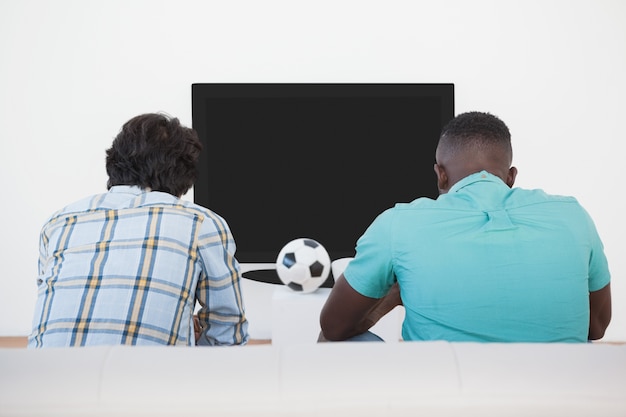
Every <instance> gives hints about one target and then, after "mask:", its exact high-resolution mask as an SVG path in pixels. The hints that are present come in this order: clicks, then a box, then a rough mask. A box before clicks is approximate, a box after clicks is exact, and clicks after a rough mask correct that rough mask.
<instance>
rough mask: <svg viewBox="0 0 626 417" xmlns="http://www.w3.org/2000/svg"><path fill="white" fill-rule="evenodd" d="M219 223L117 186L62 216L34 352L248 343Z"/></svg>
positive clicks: (45, 262)
mask: <svg viewBox="0 0 626 417" xmlns="http://www.w3.org/2000/svg"><path fill="white" fill-rule="evenodd" d="M234 253H235V242H234V240H233V237H232V235H231V233H230V229H229V228H228V225H227V224H226V222H225V221H224V219H222V218H221V217H220V216H218V215H217V214H215V213H213V212H211V211H210V210H208V209H206V208H204V207H201V206H198V205H196V204H193V203H190V202H186V201H183V200H180V199H177V198H176V197H174V196H172V195H170V194H167V193H163V192H146V191H143V190H141V189H140V188H138V187H130V186H115V187H112V188H111V190H110V191H109V192H108V193H105V194H99V195H95V196H92V197H90V198H87V199H84V200H81V201H79V202H77V203H74V204H72V205H70V206H68V207H65V208H64V209H62V210H60V211H59V212H57V213H55V214H54V215H53V216H52V217H51V218H50V219H49V220H48V222H47V223H46V224H45V225H44V227H43V229H42V232H41V239H40V258H39V277H38V279H37V286H38V294H37V302H36V306H35V314H34V318H33V330H32V333H31V334H30V336H29V340H28V346H29V347H50V346H86V345H116V344H131V345H133V344H137V345H139V344H141V345H150V344H153V345H194V344H195V343H196V341H195V337H194V331H193V313H194V309H195V307H196V302H198V303H199V304H200V306H201V307H202V308H201V309H200V310H199V311H198V317H199V319H200V322H201V324H202V327H203V329H204V332H203V334H202V335H201V337H200V340H199V341H198V344H208V345H235V344H245V343H247V341H248V322H247V320H246V317H245V312H244V304H243V300H242V295H241V288H240V277H241V274H240V267H239V263H238V262H237V260H236V259H235V257H234Z"/></svg>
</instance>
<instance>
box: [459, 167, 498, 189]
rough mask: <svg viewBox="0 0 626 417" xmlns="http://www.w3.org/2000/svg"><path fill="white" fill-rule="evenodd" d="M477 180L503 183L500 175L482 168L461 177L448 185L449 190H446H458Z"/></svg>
mask: <svg viewBox="0 0 626 417" xmlns="http://www.w3.org/2000/svg"><path fill="white" fill-rule="evenodd" d="M477 182H493V183H500V184H504V182H503V181H502V179H501V178H500V177H498V176H496V175H493V174H491V173H489V172H487V171H484V170H483V171H480V172H476V173H474V174H470V175H468V176H467V177H465V178H463V179H462V180H460V181H458V182H457V183H456V184H454V185H453V186H452V187H450V190H449V191H448V192H450V193H455V192H458V191H460V190H461V189H463V188H465V187H467V186H468V185H471V184H474V183H477Z"/></svg>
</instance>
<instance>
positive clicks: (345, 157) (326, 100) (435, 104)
mask: <svg viewBox="0 0 626 417" xmlns="http://www.w3.org/2000/svg"><path fill="white" fill-rule="evenodd" d="M453 117H454V84H451V83H449V84H398V83H395V84H340V83H336V84H322V83H309V84H304V83H303V84H295V83H288V84H271V83H196V84H192V126H193V128H194V129H195V130H196V131H197V132H198V135H199V136H200V139H201V140H202V143H203V147H204V149H203V151H202V154H201V158H200V161H199V178H198V179H197V181H196V183H195V184H194V201H195V202H196V203H198V204H200V205H202V206H205V207H208V208H210V209H212V210H213V211H215V212H216V213H218V214H220V215H221V216H223V217H224V218H225V219H226V221H227V222H228V224H229V226H230V228H231V231H232V233H233V236H234V238H235V242H236V244H237V252H236V257H237V259H238V260H239V262H240V263H241V264H242V270H243V271H244V274H243V276H244V277H246V278H250V279H254V280H257V281H264V282H269V283H275V284H280V283H281V281H280V280H279V278H278V276H277V274H276V271H275V269H274V264H275V261H276V257H277V256H278V253H279V252H280V249H281V248H282V247H283V246H284V245H285V244H286V243H287V242H289V241H291V240H293V239H295V238H299V237H307V238H312V239H315V240H316V241H318V242H319V243H321V244H322V245H323V246H324V247H325V248H326V250H327V251H328V253H329V255H330V258H331V260H336V259H339V258H345V257H352V256H354V254H355V245H356V241H357V239H358V238H359V236H360V235H361V234H362V233H363V232H364V231H365V229H366V228H367V226H368V225H369V223H370V222H372V220H374V218H375V217H376V216H377V215H378V214H379V213H380V212H382V211H383V210H385V209H387V208H389V207H392V206H393V205H394V204H395V203H396V202H408V201H412V200H413V199H415V198H417V197H422V196H427V197H431V198H436V197H437V194H438V191H437V186H436V176H435V173H434V170H433V164H434V162H435V148H436V145H437V141H438V138H439V134H440V131H441V128H442V127H443V125H444V124H445V123H446V122H447V121H448V120H450V119H452V118H453ZM333 283H334V279H333V277H332V276H329V278H328V279H327V280H326V282H325V283H324V284H323V285H322V286H323V287H331V286H332V285H333Z"/></svg>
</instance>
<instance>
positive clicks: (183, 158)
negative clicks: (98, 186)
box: [106, 113, 202, 197]
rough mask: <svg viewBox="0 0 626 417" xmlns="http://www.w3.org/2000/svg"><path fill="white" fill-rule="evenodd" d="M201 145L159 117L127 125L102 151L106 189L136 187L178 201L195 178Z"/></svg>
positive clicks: (173, 120) (191, 133)
mask: <svg viewBox="0 0 626 417" xmlns="http://www.w3.org/2000/svg"><path fill="white" fill-rule="evenodd" d="M201 150H202V143H201V142H200V139H199V138H198V134H197V133H196V131H195V130H193V129H191V128H188V127H185V126H183V125H181V124H180V122H179V120H178V119H177V118H175V117H170V116H168V115H166V114H163V113H146V114H141V115H139V116H135V117H133V118H132V119H130V120H129V121H127V122H126V123H125V124H124V125H123V126H122V129H121V130H120V132H119V133H118V135H117V136H116V137H115V139H114V140H113V144H112V145H111V147H110V148H109V149H107V151H106V171H107V174H108V175H109V180H108V182H107V189H110V188H111V187H113V186H115V185H136V186H139V187H141V188H144V189H148V188H149V189H151V190H153V191H163V192H166V193H169V194H172V195H174V196H176V197H180V196H182V195H183V194H185V193H186V192H187V191H188V190H189V189H190V188H191V187H192V186H193V184H194V182H195V180H196V178H197V176H198V167H197V161H198V158H199V156H200V151H201Z"/></svg>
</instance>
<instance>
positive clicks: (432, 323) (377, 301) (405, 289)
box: [320, 112, 611, 342]
mask: <svg viewBox="0 0 626 417" xmlns="http://www.w3.org/2000/svg"><path fill="white" fill-rule="evenodd" d="M435 157H436V164H435V167H434V168H435V172H436V174H437V181H438V187H439V191H440V196H439V197H438V198H437V199H436V200H432V199H429V198H418V199H416V200H414V201H412V202H410V203H399V204H396V205H395V207H393V208H390V209H388V210H386V211H385V212H383V213H381V214H380V215H379V216H378V217H377V218H376V219H375V220H374V222H373V223H372V224H371V225H370V226H369V227H368V229H367V230H366V231H365V233H364V234H363V235H362V236H361V237H360V238H359V240H358V242H357V247H356V249H357V250H356V256H355V258H354V259H353V260H352V261H351V262H350V263H349V264H348V266H347V268H346V269H345V271H344V273H343V274H342V276H341V277H339V279H338V280H337V282H336V283H335V286H334V287H333V289H332V291H331V294H330V296H329V298H328V300H327V302H326V304H325V306H324V308H323V309H322V313H321V316H320V324H321V328H322V334H321V337H320V339H321V340H323V339H326V340H362V339H364V340H370V339H371V338H375V335H373V334H372V333H369V331H368V329H369V328H370V327H371V326H372V325H373V324H375V323H376V322H377V321H378V319H380V317H382V316H383V315H384V314H386V313H387V312H389V311H390V310H392V309H393V308H394V307H396V306H397V305H403V306H404V308H405V320H404V323H403V326H402V337H403V339H404V340H448V341H481V342H586V341H588V340H596V339H600V338H602V337H603V336H604V332H605V330H606V328H607V326H608V324H609V322H610V319H611V293H610V273H609V269H608V263H607V259H606V257H605V254H604V250H603V245H602V241H601V240H600V237H599V235H598V233H597V230H596V227H595V225H594V223H593V220H592V219H591V217H590V216H589V214H588V213H587V212H586V211H585V209H584V208H583V207H582V206H581V205H580V204H579V203H578V202H577V200H576V199H575V198H573V197H567V196H556V195H549V194H547V193H545V192H544V191H542V190H526V189H521V188H513V183H514V181H515V177H516V175H517V169H516V168H515V167H512V166H511V162H512V148H511V135H510V132H509V129H508V127H507V126H506V125H505V124H504V122H502V121H501V120H500V119H498V118H497V117H495V116H493V115H491V114H489V113H481V112H469V113H463V114H460V115H459V116H457V117H456V118H454V119H453V120H452V121H450V122H449V123H448V124H447V125H446V126H445V127H444V129H443V131H442V134H441V137H440V140H439V144H438V147H437V151H436V155H435Z"/></svg>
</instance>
